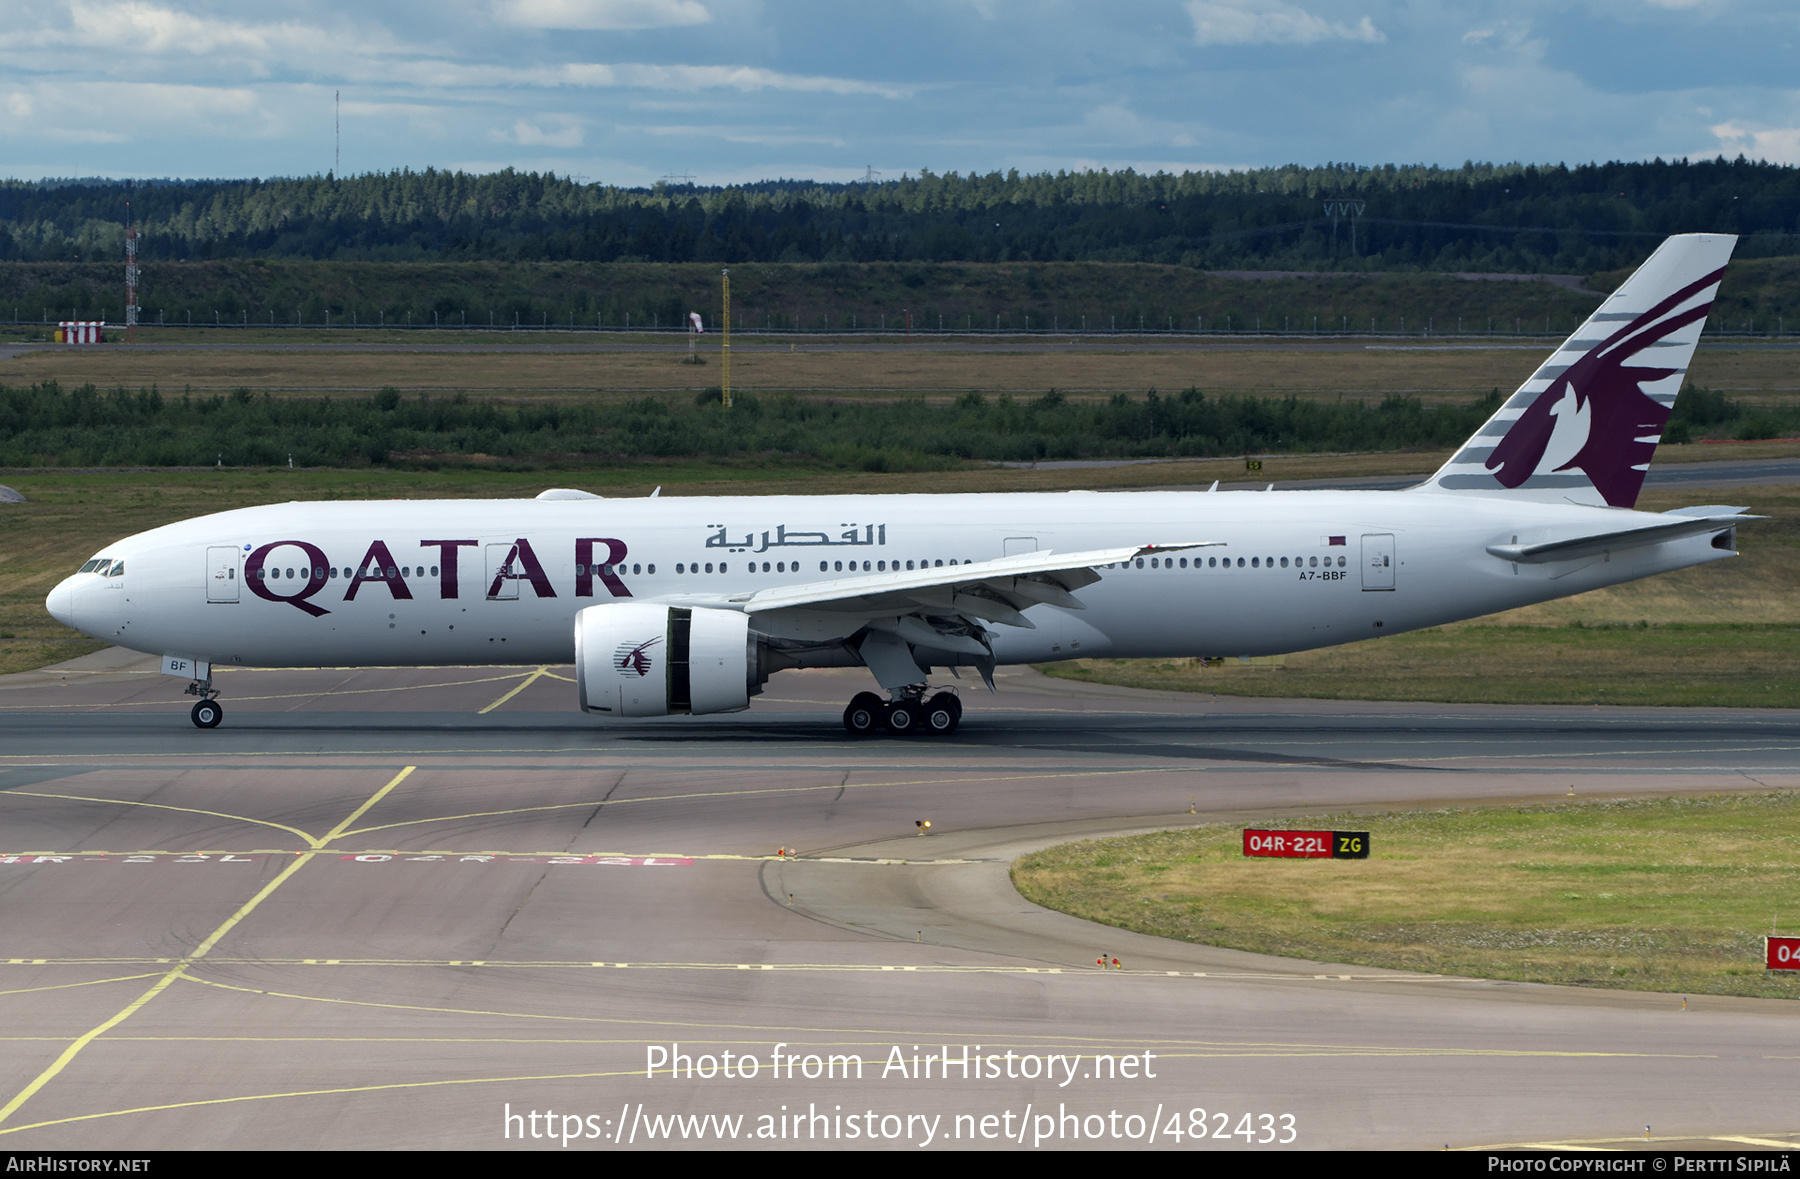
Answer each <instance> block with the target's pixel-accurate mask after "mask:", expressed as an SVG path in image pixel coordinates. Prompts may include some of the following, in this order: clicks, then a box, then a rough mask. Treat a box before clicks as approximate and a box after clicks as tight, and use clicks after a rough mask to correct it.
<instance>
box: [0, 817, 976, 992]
mask: <svg viewBox="0 0 1800 1179" xmlns="http://www.w3.org/2000/svg"><path fill="white" fill-rule="evenodd" d="M11 793H14V794H17V793H18V791H16V790H15V791H11ZM48 797H51V798H61V797H64V796H63V795H49V796H48ZM146 805H147V804H146ZM228 817H235V816H228ZM246 821H247V822H255V820H253V819H252V820H246ZM433 821H435V820H429V819H426V820H421V822H433ZM337 850H338V852H339V853H340V854H342V855H346V856H393V857H395V858H396V859H400V860H402V861H405V860H408V859H410V858H415V857H426V856H429V857H432V858H434V859H441V860H450V859H461V858H473V857H477V856H479V857H481V858H482V859H487V860H496V861H501V862H504V861H507V860H514V859H518V860H524V861H526V862H528V863H530V862H536V861H539V860H542V859H544V858H546V857H554V858H556V859H559V860H568V859H577V858H580V859H595V858H598V859H632V860H723V861H735V862H740V863H750V864H762V863H769V864H868V865H871V866H873V867H913V868H927V867H936V866H939V865H944V864H984V863H998V862H999V861H997V860H961V859H955V858H948V859H911V860H909V859H900V858H898V857H880V856H779V855H740V854H738V853H735V852H671V851H653V852H643V851H637V852H630V851H584V852H572V851H534V852H508V851H445V850H443V849H442V848H427V849H424V850H422V851H413V850H403V849H400V848H394V847H365V848H360V849H355V850H352V849H351V848H347V847H346V848H339V849H337ZM303 854H304V852H301V851H297V850H295V849H293V848H283V847H259V848H253V849H251V850H248V851H245V850H242V849H239V850H237V851H231V850H227V849H225V848H201V849H197V850H195V851H185V852H178V851H131V852H115V851H77V852H59V851H17V852H9V851H5V850H0V859H3V858H5V857H7V856H44V857H50V856H57V857H62V858H65V859H77V858H79V859H83V860H95V859H109V860H117V859H126V858H130V857H132V856H297V855H303ZM0 961H5V959H0Z"/></svg>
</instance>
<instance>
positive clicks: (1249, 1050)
mask: <svg viewBox="0 0 1800 1179" xmlns="http://www.w3.org/2000/svg"><path fill="white" fill-rule="evenodd" d="M184 981H186V982H193V983H199V984H200V985H201V986H206V987H216V988H218V989H219V990H222V991H237V992H240V993H242V994H249V995H267V996H269V997H271V998H276V999H298V1000H301V1001H304V1002H312V1003H333V1004H338V1005H341V1006H346V1007H374V1008H377V1009H380V1010H386V1011H423V1012H427V1013H429V1014H432V1015H489V1016H494V1017H496V1018H500V1019H532V1020H539V1019H541V1020H551V1021H556V1022H562V1023H599V1024H622V1025H626V1026H630V1027H676V1028H687V1029H694V1028H715V1029H722V1030H725V1031H732V1032H740V1033H741V1032H760V1033H763V1034H765V1035H782V1036H838V1037H844V1036H869V1037H875V1038H874V1039H870V1040H866V1041H862V1042H864V1043H868V1044H876V1045H883V1046H885V1045H887V1044H890V1043H894V1042H896V1041H895V1037H901V1038H905V1037H908V1036H915V1035H920V1034H922V1033H920V1032H919V1031H918V1029H916V1028H913V1029H898V1030H895V1029H887V1028H818V1027H784V1026H782V1025H779V1024H733V1023H720V1022H718V1021H706V1020H680V1019H618V1018H613V1017H610V1016H604V1015H544V1014H540V1013H537V1012H527V1011H486V1010H480V1009H469V1008H461V1007H429V1006H424V1005H422V1004H413V1003H380V1002H376V1001H374V1000H372V999H333V998H329V997H326V996H323V995H296V994H292V993H290V992H285V991H264V990H258V989H257V988H255V987H240V986H234V985H232V984H230V983H221V982H211V981H209V980H207V979H203V978H196V977H194V976H193V975H188V976H186V978H185V979H184ZM947 1034H949V1033H940V1032H935V1031H934V1032H932V1033H931V1035H932V1036H934V1037H935V1036H938V1035H947ZM957 1034H958V1035H961V1034H962V1033H957ZM108 1038H109V1039H111V1038H112V1037H108ZM166 1038H167V1039H186V1038H187V1037H179V1036H172V1037H166ZM833 1042H834V1043H841V1042H844V1041H841V1040H839V1041H833ZM1008 1043H1009V1045H1011V1046H1013V1047H1017V1048H1045V1047H1056V1046H1061V1045H1069V1046H1073V1047H1077V1048H1079V1047H1087V1048H1089V1049H1090V1050H1093V1051H1098V1050H1099V1049H1100V1048H1106V1047H1110V1046H1113V1045H1115V1044H1116V1043H1117V1041H1114V1040H1111V1039H1104V1040H1103V1039H1101V1038H1100V1037H1098V1036H1056V1037H1049V1038H1045V1039H1042V1040H1029V1039H1028V1040H1023V1041H1014V1040H1009V1041H1008ZM1164 1043H1165V1044H1166V1045H1167V1046H1168V1047H1169V1048H1170V1049H1171V1050H1176V1051H1179V1052H1181V1053H1182V1054H1183V1055H1190V1056H1194V1057H1196V1058H1198V1057H1212V1056H1225V1057H1239V1056H1242V1057H1259V1056H1298V1057H1311V1056H1340V1055H1342V1056H1482V1057H1519V1058H1522V1059H1523V1058H1531V1059H1536V1058H1539V1057H1548V1058H1557V1059H1561V1058H1587V1057H1594V1058H1603V1059H1626V1060H1716V1059H1718V1058H1717V1056H1716V1055H1714V1054H1710V1053H1680V1052H1582V1051H1573V1050H1569V1051H1553V1050H1550V1049H1523V1048H1403V1047H1392V1046H1389V1045H1383V1044H1375V1045H1368V1044H1308V1043H1294V1044H1286V1043H1281V1042H1278V1041H1277V1042H1269V1043H1262V1042H1257V1041H1247V1042H1241V1043H1238V1042H1232V1041H1208V1040H1169V1041H1164Z"/></svg>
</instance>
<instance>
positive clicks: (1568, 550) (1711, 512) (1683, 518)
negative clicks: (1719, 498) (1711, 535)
mask: <svg viewBox="0 0 1800 1179" xmlns="http://www.w3.org/2000/svg"><path fill="white" fill-rule="evenodd" d="M1744 510H1745V509H1743V508H1731V507H1725V506H1722V505H1709V506H1707V507H1704V508H1687V509H1683V510H1682V511H1679V512H1665V513H1663V514H1664V516H1672V517H1674V518H1673V519H1672V520H1670V521H1669V523H1667V524H1650V525H1646V526H1644V527H1642V528H1625V529H1621V530H1619V531H1616V532H1594V533H1589V534H1587V535H1584V536H1570V537H1565V538H1563V539H1561V540H1547V541H1542V542H1539V543H1537V544H1491V545H1488V546H1487V551H1488V552H1490V553H1492V554H1493V555H1494V556H1496V557H1499V558H1500V559H1501V560H1504V561H1518V562H1519V563H1521V564H1524V565H1542V564H1546V563H1548V562H1551V561H1577V560H1580V559H1581V558H1582V557H1595V556H1599V555H1600V554H1601V553H1607V552H1612V553H1618V552H1623V551H1625V550H1626V549H1634V548H1639V547H1641V546H1643V545H1652V544H1662V543H1663V542H1664V541H1670V540H1680V539H1681V538H1682V537H1684V536H1698V535H1700V534H1701V533H1704V532H1717V531H1718V530H1719V529H1721V528H1731V527H1735V526H1736V525H1738V524H1741V523H1743V522H1744V521H1745V520H1760V519H1763V517H1761V516H1746V515H1743V514H1742V513H1743V512H1744ZM1700 512H1705V513H1707V514H1706V515H1700V514H1698V513H1700ZM1689 513H1693V514H1689Z"/></svg>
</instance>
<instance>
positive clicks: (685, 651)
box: [575, 602, 767, 717]
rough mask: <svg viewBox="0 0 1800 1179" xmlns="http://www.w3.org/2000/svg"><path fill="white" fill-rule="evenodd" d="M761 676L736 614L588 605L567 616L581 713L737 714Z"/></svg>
mask: <svg viewBox="0 0 1800 1179" xmlns="http://www.w3.org/2000/svg"><path fill="white" fill-rule="evenodd" d="M765 678H767V677H766V675H764V674H762V672H761V669H760V667H759V660H758V658H757V640H756V637H755V636H754V635H752V634H751V633H750V619H749V617H748V616H747V615H744V614H740V613H738V612H737V611H736V610H715V609H708V608H698V609H688V608H685V607H681V606H658V605H655V604H653V603H648V602H633V603H621V604H619V605H609V606H589V607H588V608H587V609H585V610H582V611H581V612H580V613H578V614H576V615H575V681H576V691H577V692H578V694H579V695H580V698H581V710H582V711H583V712H597V713H600V714H601V715H603V716H619V717H626V716H667V715H669V714H670V713H692V714H694V715H696V716H698V715H701V714H704V713H709V712H740V711H742V710H743V709H745V708H748V707H749V706H750V696H751V695H752V693H753V692H754V691H755V690H757V689H758V687H759V685H760V684H761V682H762V680H763V679H765Z"/></svg>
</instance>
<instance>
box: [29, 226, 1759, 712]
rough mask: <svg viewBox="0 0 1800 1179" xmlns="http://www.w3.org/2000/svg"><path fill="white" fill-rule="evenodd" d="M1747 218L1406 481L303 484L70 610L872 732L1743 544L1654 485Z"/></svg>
mask: <svg viewBox="0 0 1800 1179" xmlns="http://www.w3.org/2000/svg"><path fill="white" fill-rule="evenodd" d="M1735 243H1736V239H1735V238H1733V237H1728V236H1723V235H1713V234H1691V235H1683V236H1679V237H1672V238H1670V239H1669V240H1668V241H1666V242H1665V243H1663V245H1662V246H1661V248H1659V249H1658V250H1657V251H1656V253H1655V254H1654V255H1652V256H1651V257H1650V258H1649V259H1648V260H1647V261H1646V262H1645V263H1644V264H1643V266H1642V267H1640V268H1639V269H1638V270H1637V272H1636V273H1635V274H1633V275H1632V276H1631V278H1630V279H1628V280H1627V281H1626V282H1625V283H1624V285H1622V286H1620V287H1619V289H1618V290H1617V291H1615V292H1614V293H1613V294H1612V295H1611V296H1609V297H1608V298H1607V299H1606V300H1605V302H1603V303H1602V304H1601V305H1600V308H1599V310H1597V311H1595V312H1594V314H1593V315H1591V316H1589V317H1588V320H1587V322H1586V323H1584V324H1583V325H1582V326H1581V327H1580V329H1578V330H1577V331H1576V332H1575V334H1574V335H1573V336H1571V337H1569V339H1568V340H1566V341H1564V343H1563V344H1562V346H1561V347H1560V348H1558V349H1557V350H1556V352H1555V354H1554V355H1552V356H1551V357H1550V358H1549V359H1548V360H1547V361H1545V362H1544V364H1543V365H1542V366H1540V367H1539V368H1538V370H1537V372H1535V373H1534V374H1533V375H1532V377H1531V379H1530V380H1528V381H1526V382H1525V383H1524V384H1523V385H1522V386H1520V387H1519V390H1518V391H1517V392H1516V393H1514V394H1513V395H1512V397H1510V398H1509V399H1508V400H1507V401H1506V403H1505V404H1504V405H1502V406H1501V407H1500V409H1499V410H1498V411H1497V412H1496V413H1495V414H1494V416H1493V417H1492V418H1491V419H1490V420H1489V421H1488V422H1487V424H1485V425H1484V426H1482V427H1481V429H1480V430H1478V431H1477V432H1476V433H1475V436H1474V437H1472V438H1470V439H1469V440H1468V441H1467V442H1466V443H1464V445H1463V446H1462V448H1461V449H1460V450H1458V451H1457V452H1456V454H1455V455H1454V456H1453V457H1452V458H1451V459H1450V461H1449V462H1448V463H1446V464H1445V465H1444V467H1443V469H1441V470H1440V471H1438V472H1437V473H1436V474H1435V475H1433V476H1432V477H1431V478H1430V479H1428V480H1426V481H1425V482H1424V483H1422V484H1420V485H1419V486H1417V487H1414V488H1411V489H1409V490H1406V491H1285V492H1276V491H1271V492H1227V493H1219V492H1217V491H1216V487H1217V484H1215V485H1214V487H1215V491H1213V492H1211V493H1208V492H1138V493H1129V494H1126V493H1118V494H1094V493H1090V492H1069V493H1066V494H1024V495H1015V494H990V495H881V496H842V495H840V496H777V497H739V498H716V499H715V498H706V499H698V498H696V499H683V498H668V499H663V498H659V497H656V496H652V497H650V498H647V499H602V498H600V497H598V496H594V495H590V494H587V493H585V492H581V491H570V490H552V491H546V492H544V493H543V494H542V495H540V496H538V497H537V498H536V499H535V500H498V501H496V500H456V501H416V502H404V501H387V502H380V503H288V504H274V505H270V506H266V507H258V508H244V509H240V510H237V511H230V512H221V513H218V514H217V515H211V516H204V517H201V518H199V519H196V520H188V521H186V522H184V523H180V524H171V525H169V526H167V527H163V528H157V529H153V530H151V531H149V532H145V533H141V534H139V535H137V536H133V537H130V538H127V539H125V540H121V541H119V542H118V543H117V544H113V545H108V546H107V547H106V548H105V549H104V550H102V551H101V552H100V553H99V554H97V555H96V556H95V557H94V558H93V559H92V560H90V561H88V562H87V563H86V564H84V565H83V566H82V567H81V569H80V570H79V571H78V572H76V573H75V574H73V575H72V576H70V577H69V578H68V579H66V580H65V581H63V582H62V583H61V584H60V585H58V586H57V587H56V588H55V589H54V590H53V591H52V592H51V594H50V597H49V601H48V606H49V610H50V613H52V614H53V615H55V616H56V617H57V618H58V619H59V620H60V621H62V622H64V623H65V624H67V625H69V626H71V627H74V628H76V629H77V630H80V631H83V632H85V633H87V634H90V635H93V636H95V637H97V638H102V639H106V640H108V641H110V642H114V643H117V644H119V645H122V646H125V647H128V648H131V649H133V650H137V651H143V652H147V653H151V654H156V655H161V656H162V657H163V659H164V663H163V668H164V670H165V671H166V672H168V673H170V674H174V675H179V676H183V677H186V678H188V679H190V680H191V681H192V682H191V683H190V684H189V685H188V688H187V691H188V693H189V694H191V695H194V696H198V697H199V702H198V703H196V704H195V705H194V709H193V720H194V723H195V724H196V725H199V726H201V727H202V728H211V727H213V726H215V725H217V724H218V723H219V721H220V718H221V717H222V716H223V712H222V710H221V708H220V706H219V703H218V700H217V696H218V692H217V690H216V689H215V688H214V686H213V676H212V673H213V670H214V669H215V668H218V667H222V666H223V667H239V666H246V667H247V666H262V667H317V666H357V665H363V666H367V665H377V664H379V665H392V664H414V665H424V664H473V663H506V664H519V663H567V662H569V661H571V660H573V662H574V664H575V669H576V678H577V690H576V696H577V700H578V702H579V704H580V706H581V708H582V709H583V710H584V711H586V712H588V713H592V714H596V715H598V716H601V717H647V716H663V715H667V714H671V713H688V714H693V715H700V714H704V713H714V712H732V711H737V710H740V709H743V708H746V707H748V705H749V701H750V698H751V697H752V696H754V695H756V694H757V693H759V692H760V691H761V690H762V685H763V684H764V683H765V682H766V681H767V680H768V678H769V676H770V675H772V674H773V673H775V672H777V671H781V670H783V669H786V668H797V667H845V666H864V667H867V668H868V669H869V671H870V672H872V673H873V675H874V677H875V680H876V683H877V684H878V685H879V686H880V687H881V688H882V689H883V691H884V692H885V696H881V695H877V694H875V693H873V692H864V693H861V694H859V695H858V696H857V697H856V698H855V699H854V700H853V701H851V702H850V705H849V707H848V708H846V709H845V712H844V724H845V727H846V728H848V729H849V730H850V731H851V732H852V733H857V734H868V733H874V732H886V733H892V734H901V733H907V732H911V731H923V732H927V733H948V732H951V731H953V730H954V729H955V728H956V726H957V724H958V721H959V718H960V717H961V714H962V706H961V704H960V703H959V700H958V697H957V696H956V695H955V693H953V692H949V691H936V692H934V691H933V690H932V689H930V688H929V687H928V686H927V681H928V678H929V676H930V674H931V672H932V670H933V669H934V668H949V669H951V670H952V671H955V669H957V668H963V667H967V668H972V669H974V670H975V671H976V672H978V673H979V674H980V675H981V676H982V678H983V679H984V680H986V681H987V682H988V684H989V686H990V687H991V686H992V682H993V681H992V675H993V670H994V668H995V667H996V666H998V665H1000V664H1003V663H1027V662H1029V663H1037V662H1044V661H1049V660H1058V659H1074V658H1081V657H1086V656H1155V657H1170V656H1221V655H1237V656H1249V655H1267V654H1278V653H1283V652H1289V651H1299V650H1305V649H1308V648H1313V647H1323V646H1328V645H1331V644H1334V643H1348V642H1352V641H1354V640H1357V639H1363V638H1368V637H1370V636H1372V635H1386V634H1394V633H1397V632H1399V631H1405V630H1412V629H1414V628H1417V627H1426V626H1436V625H1439V624H1441V623H1446V622H1452V621H1455V620H1457V619H1463V618H1470V617H1474V616H1477V615H1482V614H1488V613H1491V612H1493V611H1497V610H1506V609H1510V608H1512V607H1515V606H1524V605H1527V604H1530V603H1533V602H1541V601H1545V600H1547V599H1551V598H1560V597H1565V596H1567V595H1570V594H1577V593H1581V592H1583V591H1585V590H1590V589H1594V588H1596V587H1599V586H1606V585H1614V584H1617V583H1619V582H1624V581H1631V580H1633V579H1636V578H1640V577H1647V576H1649V575H1651V574H1655V573H1663V572H1667V571H1669V570H1672V569H1681V568H1684V567H1686V566H1689V565H1697V564H1700V563H1701V562H1705V561H1715V560H1719V559H1721V558H1724V557H1728V556H1731V555H1733V554H1734V553H1735V551H1736V532H1735V529H1736V526H1737V525H1738V524H1739V523H1741V522H1742V521H1743V520H1744V519H1746V517H1744V516H1743V515H1741V513H1742V511H1743V509H1741V508H1733V507H1721V506H1704V507H1693V508H1684V509H1681V510H1679V511H1675V512H1665V513H1648V512H1639V511H1636V510H1634V505H1635V504H1636V502H1637V498H1638V491H1639V489H1640V487H1641V486H1642V485H1643V481H1644V472H1645V471H1646V470H1647V469H1648V467H1649V464H1650V458H1651V455H1652V453H1653V452H1654V450H1655V448H1656V444H1657V442H1658V440H1659V439H1660V437H1661V433H1662V428H1663V425H1664V424H1665V423H1666V422H1667V421H1668V418H1669V413H1670V409H1671V406H1672V405H1673V404H1674V401H1675V395H1676V393H1677V391H1678V390H1679V389H1680V387H1681V383H1682V378H1683V376H1684V375H1685V374H1686V372H1687V369H1688V364H1689V361H1690V360H1691V359H1692V357H1693V354H1694V347H1695V345H1696V344H1697V343H1698V341H1699V338H1700V332H1701V329H1702V328H1703V327H1704V325H1705V321H1706V315H1707V311H1708V309H1709V308H1710V307H1711V305H1712V301H1713V297H1714V294H1715V293H1716V292H1717V290H1718V286H1719V280H1720V277H1721V276H1722V275H1723V273H1724V269H1725V265H1726V262H1727V260H1728V259H1729V258H1730V255H1731V251H1732V248H1733V247H1734V245H1735Z"/></svg>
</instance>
